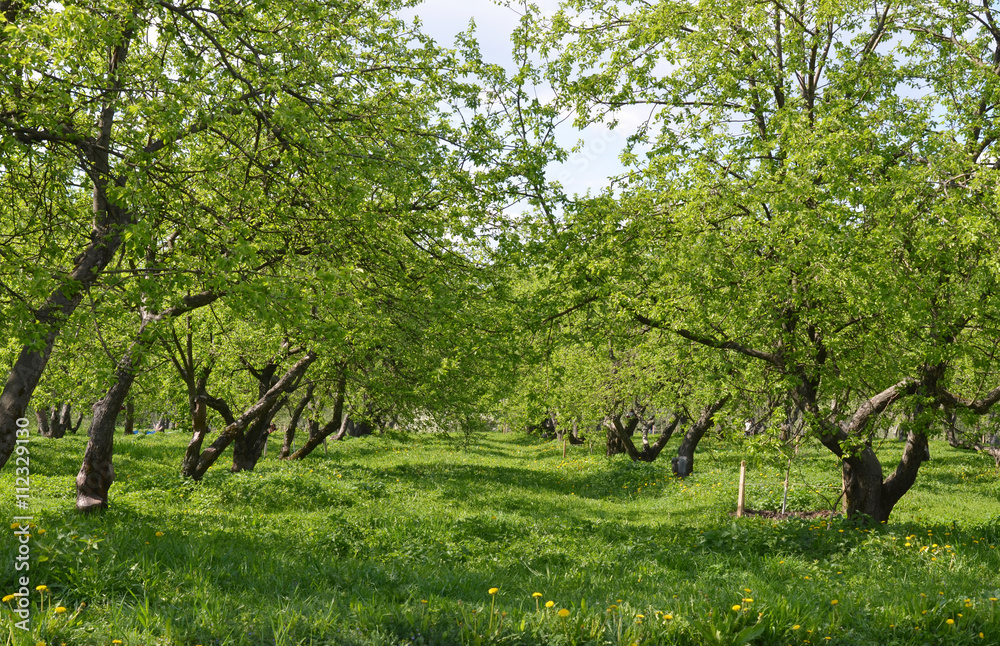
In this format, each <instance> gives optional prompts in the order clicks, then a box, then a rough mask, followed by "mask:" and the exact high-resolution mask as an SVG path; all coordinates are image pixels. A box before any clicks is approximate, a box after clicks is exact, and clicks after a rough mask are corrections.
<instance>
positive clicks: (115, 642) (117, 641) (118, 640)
mask: <svg viewBox="0 0 1000 646" xmlns="http://www.w3.org/2000/svg"><path fill="white" fill-rule="evenodd" d="M111 643H112V644H120V643H122V640H120V639H112V640H111Z"/></svg>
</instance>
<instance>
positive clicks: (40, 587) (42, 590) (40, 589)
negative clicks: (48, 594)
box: [35, 585, 49, 592]
mask: <svg viewBox="0 0 1000 646" xmlns="http://www.w3.org/2000/svg"><path fill="white" fill-rule="evenodd" d="M48 589H49V586H47V585H40V586H38V587H36V588H35V590H38V591H39V592H45V591H46V590H48Z"/></svg>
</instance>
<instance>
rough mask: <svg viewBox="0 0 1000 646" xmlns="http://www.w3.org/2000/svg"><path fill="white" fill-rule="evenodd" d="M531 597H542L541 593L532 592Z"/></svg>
mask: <svg viewBox="0 0 1000 646" xmlns="http://www.w3.org/2000/svg"><path fill="white" fill-rule="evenodd" d="M531 596H533V597H534V598H536V599H537V598H538V597H540V596H542V593H541V592H532V593H531Z"/></svg>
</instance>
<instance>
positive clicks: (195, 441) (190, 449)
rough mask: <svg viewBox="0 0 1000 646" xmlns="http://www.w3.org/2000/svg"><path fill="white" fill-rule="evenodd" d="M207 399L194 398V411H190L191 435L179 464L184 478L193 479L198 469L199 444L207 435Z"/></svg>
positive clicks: (201, 397) (204, 397)
mask: <svg viewBox="0 0 1000 646" xmlns="http://www.w3.org/2000/svg"><path fill="white" fill-rule="evenodd" d="M207 400H208V397H206V396H205V395H203V394H202V395H199V396H198V397H196V398H195V402H194V410H193V411H191V422H192V425H191V426H192V428H193V431H194V432H193V434H192V436H191V441H190V442H189V443H188V446H187V449H186V450H185V451H184V460H183V461H182V462H181V474H183V475H184V477H185V478H191V477H194V474H195V472H196V471H197V469H198V461H199V459H200V458H201V444H202V442H204V441H205V436H206V435H208V421H207V420H208V404H207Z"/></svg>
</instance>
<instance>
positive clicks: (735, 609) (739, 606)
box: [733, 604, 743, 612]
mask: <svg viewBox="0 0 1000 646" xmlns="http://www.w3.org/2000/svg"><path fill="white" fill-rule="evenodd" d="M742 607H743V606H741V605H740V604H736V605H735V606H733V612H738V611H739V610H740V608H742Z"/></svg>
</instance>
